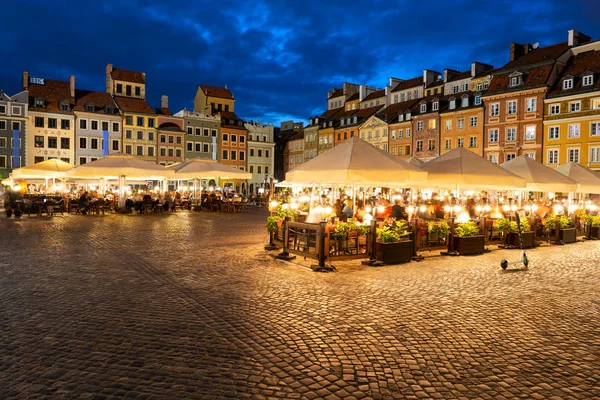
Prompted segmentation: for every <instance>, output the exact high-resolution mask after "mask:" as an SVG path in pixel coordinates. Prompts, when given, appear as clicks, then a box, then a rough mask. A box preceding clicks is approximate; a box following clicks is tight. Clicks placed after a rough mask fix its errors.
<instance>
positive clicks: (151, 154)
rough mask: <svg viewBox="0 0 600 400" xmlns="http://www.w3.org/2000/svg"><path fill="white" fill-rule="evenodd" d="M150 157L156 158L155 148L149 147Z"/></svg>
mask: <svg viewBox="0 0 600 400" xmlns="http://www.w3.org/2000/svg"><path fill="white" fill-rule="evenodd" d="M148 157H154V147H152V146H148Z"/></svg>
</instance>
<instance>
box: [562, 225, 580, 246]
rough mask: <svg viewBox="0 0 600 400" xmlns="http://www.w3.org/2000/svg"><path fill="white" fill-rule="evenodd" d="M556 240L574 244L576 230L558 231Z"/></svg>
mask: <svg viewBox="0 0 600 400" xmlns="http://www.w3.org/2000/svg"><path fill="white" fill-rule="evenodd" d="M558 240H561V241H562V242H563V243H575V242H576V241H577V230H576V229H575V228H567V229H559V231H558Z"/></svg>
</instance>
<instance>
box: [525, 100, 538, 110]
mask: <svg viewBox="0 0 600 400" xmlns="http://www.w3.org/2000/svg"><path fill="white" fill-rule="evenodd" d="M526 106H527V112H534V111H535V109H536V98H535V97H532V98H530V99H527V101H526Z"/></svg>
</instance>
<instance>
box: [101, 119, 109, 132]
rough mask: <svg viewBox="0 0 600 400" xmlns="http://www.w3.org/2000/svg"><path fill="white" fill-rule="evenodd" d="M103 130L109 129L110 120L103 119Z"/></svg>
mask: <svg viewBox="0 0 600 400" xmlns="http://www.w3.org/2000/svg"><path fill="white" fill-rule="evenodd" d="M102 130H103V131H108V122H106V121H102Z"/></svg>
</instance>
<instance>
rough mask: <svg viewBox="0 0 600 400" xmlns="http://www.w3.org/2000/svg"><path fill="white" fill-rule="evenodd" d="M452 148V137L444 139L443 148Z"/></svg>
mask: <svg viewBox="0 0 600 400" xmlns="http://www.w3.org/2000/svg"><path fill="white" fill-rule="evenodd" d="M451 148H452V139H445V140H444V150H450V149H451Z"/></svg>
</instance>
